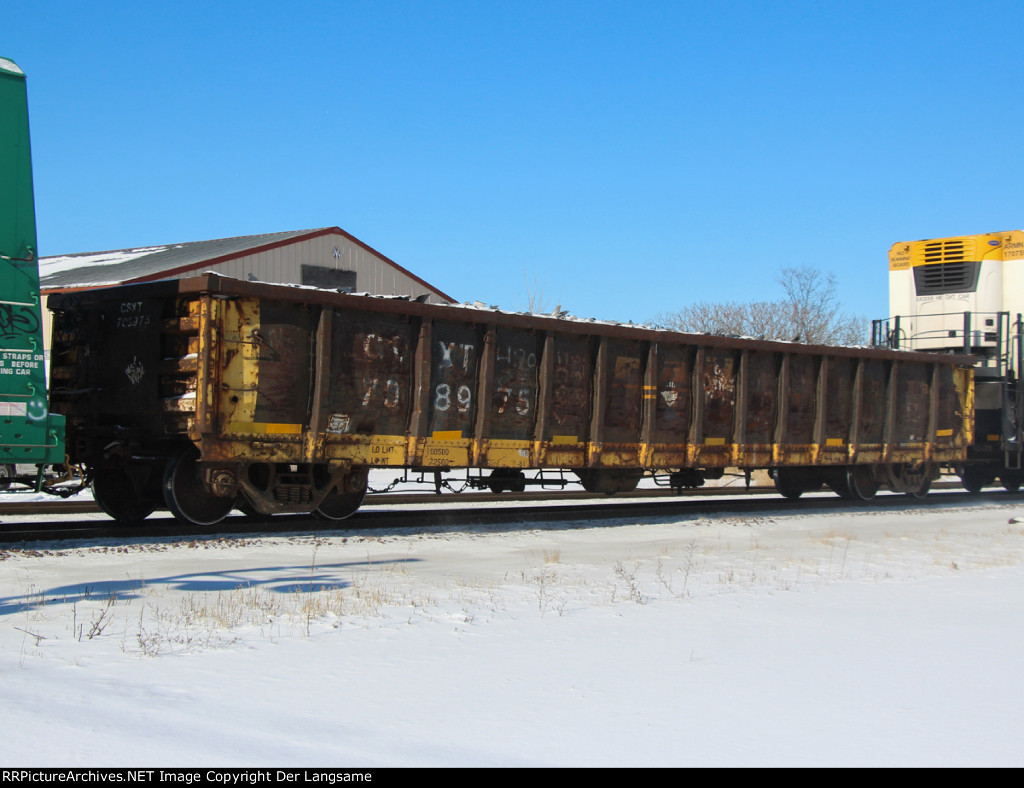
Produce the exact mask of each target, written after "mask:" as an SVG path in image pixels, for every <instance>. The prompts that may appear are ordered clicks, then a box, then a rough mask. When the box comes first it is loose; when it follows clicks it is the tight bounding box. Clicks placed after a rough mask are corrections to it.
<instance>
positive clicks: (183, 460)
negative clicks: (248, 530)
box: [163, 446, 235, 525]
mask: <svg viewBox="0 0 1024 788" xmlns="http://www.w3.org/2000/svg"><path fill="white" fill-rule="evenodd" d="M198 459H199V452H198V451H197V450H196V449H195V447H193V446H190V447H189V448H187V449H185V450H184V451H182V452H181V453H179V454H178V455H177V456H175V457H174V458H173V459H172V460H171V461H170V462H169V463H167V469H166V471H165V472H164V486H163V491H164V503H166V504H167V508H168V509H170V510H171V513H172V514H173V515H174V516H175V517H177V518H178V519H179V520H182V521H183V522H186V523H191V524H192V525H213V524H215V523H219V522H220V521H221V520H223V519H224V518H225V517H227V516H228V512H230V511H231V510H232V509H234V508H235V499H234V497H233V496H228V497H221V496H218V495H214V494H213V493H212V492H210V490H209V489H208V488H207V486H206V485H205V484H203V480H202V476H201V468H200V467H199V463H198Z"/></svg>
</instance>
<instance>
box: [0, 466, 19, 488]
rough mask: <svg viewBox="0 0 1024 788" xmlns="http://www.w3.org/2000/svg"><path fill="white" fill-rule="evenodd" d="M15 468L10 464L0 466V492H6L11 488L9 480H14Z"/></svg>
mask: <svg viewBox="0 0 1024 788" xmlns="http://www.w3.org/2000/svg"><path fill="white" fill-rule="evenodd" d="M14 475H15V468H14V466H13V465H11V464H10V463H6V462H5V463H2V464H0V490H6V489H7V488H9V487H10V486H11V479H13V478H14Z"/></svg>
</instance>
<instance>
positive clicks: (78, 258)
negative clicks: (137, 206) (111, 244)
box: [39, 246, 169, 277]
mask: <svg viewBox="0 0 1024 788" xmlns="http://www.w3.org/2000/svg"><path fill="white" fill-rule="evenodd" d="M168 248H169V247H167V246H147V247H144V248H139V249H119V250H117V251H113V252H95V253H92V254H68V255H61V256H58V257H42V258H40V259H39V276H40V277H44V276H52V275H53V274H59V273H63V272H64V271H74V270H75V269H78V268H84V267H86V266H95V265H117V264H120V263H127V262H130V261H132V260H137V259H138V258H140V257H145V256H146V255H149V254H153V253H154V252H164V251H166V250H167V249H168Z"/></svg>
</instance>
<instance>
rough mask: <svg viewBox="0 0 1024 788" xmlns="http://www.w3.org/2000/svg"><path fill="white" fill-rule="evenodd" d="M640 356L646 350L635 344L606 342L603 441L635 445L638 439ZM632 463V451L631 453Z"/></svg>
mask: <svg viewBox="0 0 1024 788" xmlns="http://www.w3.org/2000/svg"><path fill="white" fill-rule="evenodd" d="M641 353H645V354H646V348H645V347H644V346H643V344H642V343H639V342H625V341H622V340H612V341H609V342H608V350H607V354H606V355H605V359H606V361H605V363H606V364H607V365H608V370H607V375H606V376H605V380H606V384H607V390H606V391H604V392H602V396H603V397H604V400H605V403H606V405H605V413H604V430H603V435H602V440H603V441H605V442H618V443H627V442H631V443H636V442H637V441H638V440H639V436H640V413H641V411H640V407H641V403H642V401H643V400H642V392H643V365H642V363H641ZM633 457H634V464H635V462H636V455H635V451H634V453H633Z"/></svg>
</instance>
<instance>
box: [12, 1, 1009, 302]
mask: <svg viewBox="0 0 1024 788" xmlns="http://www.w3.org/2000/svg"><path fill="white" fill-rule="evenodd" d="M1022 22H1024V3H1022V2H1020V0H1016V2H1002V1H993V2H987V1H986V0H973V1H972V2H943V1H942V0H937V1H935V2H900V1H899V0H885V1H881V2H876V1H875V0H866V1H865V2H857V3H844V2H832V3H826V2H802V1H797V0H793V1H791V2H786V1H785V0H782V1H776V2H753V1H751V0H724V1H723V2H689V1H688V0H678V1H677V2H642V1H640V0H634V1H633V2H600V1H598V2H582V1H581V2H500V0H493V1H492V2H444V1H443V0H438V1H437V2H413V1H412V0H404V1H402V2H386V0H378V1H377V2H325V1H320V2H301V0H297V2H293V3H287V4H286V3H263V2H258V1H254V2H246V3H241V2H217V1H216V0H207V2H193V1H192V0H181V1H179V2H175V3H173V4H168V3H160V4H156V3H152V4H150V3H145V4H142V3H116V2H104V1H103V0H96V1H94V2H90V3H81V2H64V0H58V1H56V2H46V1H45V0H41V1H40V2H37V3H31V4H30V3H20V4H9V7H5V9H4V23H3V28H2V30H0V55H3V56H5V57H9V58H11V59H13V60H14V61H15V62H16V63H18V64H19V65H20V66H21V67H22V69H23V70H24V71H25V72H26V74H27V75H28V84H29V111H30V118H31V126H32V143H33V165H34V173H35V187H36V212H37V218H38V232H39V246H40V252H41V254H43V255H54V254H63V253H70V252H86V251H100V250H107V249H116V248H123V247H128V246H140V245H150V244H162V243H174V242H181V241H195V240H205V239H211V238H222V237H228V236H235V235H249V234H255V233H263V232H277V231H282V230H297V229H305V228H313V227H324V226H333V225H337V226H339V227H342V228H343V229H345V230H347V231H348V232H350V233H352V234H353V235H355V236H356V237H358V238H360V239H361V240H363V241H364V242H366V243H367V244H369V245H370V246H372V247H374V248H375V249H377V250H378V251H380V252H381V253H383V254H385V255H387V256H388V257H390V258H392V259H393V260H395V261H396V262H398V263H400V264H401V265H403V266H405V267H406V268H408V269H410V270H411V271H413V272H414V273H416V274H418V275H419V276H421V277H423V278H424V279H426V280H428V281H429V282H431V283H432V284H434V285H436V286H437V287H439V288H440V289H441V290H444V291H445V292H447V293H449V294H450V295H452V296H453V297H455V298H456V299H458V300H461V301H472V300H480V301H484V302H487V303H489V304H496V305H500V306H502V307H504V308H514V309H519V308H523V307H524V306H525V303H526V298H527V290H528V286H527V281H529V282H534V281H536V282H537V283H538V287H539V289H540V291H541V295H542V296H543V297H544V299H545V300H546V301H547V302H548V303H549V305H550V306H554V305H555V304H556V303H558V304H561V305H562V306H563V308H566V309H568V310H570V311H571V312H573V313H574V314H578V315H581V316H586V317H598V318H606V319H618V320H633V321H635V322H647V321H650V320H652V319H655V318H656V316H658V315H660V314H662V313H665V312H670V311H672V310H674V309H678V308H680V307H682V306H684V305H686V304H688V303H692V302H694V301H727V300H756V299H764V298H774V297H777V296H778V295H780V292H779V288H778V285H777V283H776V277H777V275H778V272H779V270H780V269H781V268H783V267H786V266H793V265H814V266H817V267H819V268H821V269H823V270H825V271H828V272H831V273H833V274H835V276H836V278H837V280H838V282H839V286H840V291H841V295H842V301H843V305H844V308H845V309H847V310H848V311H850V312H854V313H857V314H861V315H864V316H866V317H883V316H885V315H886V314H887V311H888V304H887V296H886V288H887V283H888V276H887V274H888V272H887V253H888V249H889V247H890V246H891V245H892V244H893V243H896V242H897V241H909V240H915V239H919V238H931V237H941V236H947V235H959V234H966V233H976V232H991V231H1000V230H1009V229H1018V228H1021V226H1022V225H1024V206H1022V205H1021V198H1022V188H1021V178H1022V173H1024V144H1022V138H1024V134H1022V129H1024V100H1022V85H1024V66H1022V60H1021V57H1020V54H1019V51H1018V50H1019V43H1018V39H1019V35H1020V30H1021V28H1022Z"/></svg>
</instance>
